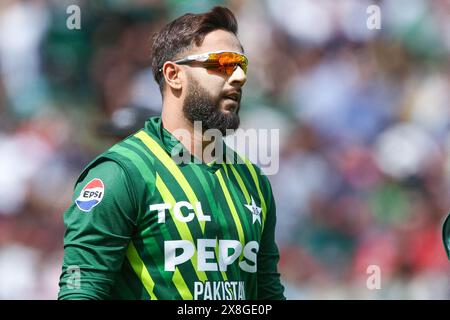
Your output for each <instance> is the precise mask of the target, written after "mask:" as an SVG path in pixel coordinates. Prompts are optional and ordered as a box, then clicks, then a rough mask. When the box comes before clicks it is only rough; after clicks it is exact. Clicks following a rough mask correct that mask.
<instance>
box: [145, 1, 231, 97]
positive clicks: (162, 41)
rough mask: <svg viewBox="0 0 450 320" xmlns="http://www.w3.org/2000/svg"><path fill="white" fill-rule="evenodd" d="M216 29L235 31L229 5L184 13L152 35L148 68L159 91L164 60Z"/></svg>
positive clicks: (173, 56) (162, 81) (191, 45)
mask: <svg viewBox="0 0 450 320" xmlns="http://www.w3.org/2000/svg"><path fill="white" fill-rule="evenodd" d="M218 29H223V30H226V31H229V32H232V33H233V34H235V35H237V29H238V26H237V21H236V18H235V16H234V14H233V12H231V10H230V9H228V8H225V7H219V6H216V7H214V8H213V9H211V11H209V12H206V13H201V14H193V13H187V14H185V15H183V16H181V17H179V18H177V19H175V20H173V21H172V22H170V23H168V24H167V25H165V26H164V28H162V29H161V30H160V31H159V32H158V33H156V34H155V35H154V37H153V43H152V71H153V76H154V78H155V80H156V82H157V83H158V85H159V89H160V90H161V94H163V91H164V82H165V81H164V76H163V73H162V71H160V69H161V68H162V67H163V65H164V63H165V62H166V61H168V60H172V59H174V58H176V57H177V55H179V54H181V53H183V52H185V51H187V50H189V49H191V48H192V47H193V45H194V44H195V45H196V46H201V44H202V42H203V40H204V38H205V36H206V35H207V34H208V33H210V32H211V31H214V30H218Z"/></svg>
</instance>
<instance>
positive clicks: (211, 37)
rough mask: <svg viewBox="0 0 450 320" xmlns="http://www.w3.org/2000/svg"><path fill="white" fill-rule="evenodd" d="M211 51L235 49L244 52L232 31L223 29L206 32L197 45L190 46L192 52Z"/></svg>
mask: <svg viewBox="0 0 450 320" xmlns="http://www.w3.org/2000/svg"><path fill="white" fill-rule="evenodd" d="M212 51H236V52H242V53H243V52H244V49H243V47H242V45H241V43H240V42H239V39H238V38H237V37H236V35H234V34H233V33H231V32H229V31H225V30H214V31H212V32H210V33H208V34H207V35H206V36H205V38H204V39H203V43H202V45H201V46H199V47H194V48H192V53H204V52H212Z"/></svg>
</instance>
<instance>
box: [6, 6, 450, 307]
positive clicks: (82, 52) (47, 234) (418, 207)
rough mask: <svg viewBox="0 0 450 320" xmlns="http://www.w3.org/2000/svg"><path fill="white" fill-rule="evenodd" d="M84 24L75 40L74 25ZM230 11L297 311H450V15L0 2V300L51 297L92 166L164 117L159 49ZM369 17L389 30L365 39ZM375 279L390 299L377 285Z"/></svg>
mask: <svg viewBox="0 0 450 320" xmlns="http://www.w3.org/2000/svg"><path fill="white" fill-rule="evenodd" d="M71 4H76V5H79V6H80V8H81V29H80V30H69V29H68V28H67V27H66V20H67V18H68V16H69V14H67V13H66V9H67V7H68V6H69V5H71ZM217 4H219V5H226V6H229V7H230V8H231V9H232V10H233V11H234V12H235V14H236V15H237V19H238V22H239V33H240V39H241V41H242V43H243V45H244V47H245V49H246V52H247V54H248V56H249V59H250V66H249V72H248V82H247V85H246V88H245V90H244V97H243V101H242V108H241V114H242V125H243V127H244V128H252V127H257V128H279V129H280V137H281V145H280V148H281V153H280V171H279V173H278V174H276V175H273V176H270V180H271V182H272V184H273V189H274V192H275V197H276V200H277V208H278V211H277V213H278V227H277V239H278V243H279V247H280V250H281V261H280V265H279V268H280V272H281V274H282V280H283V283H284V284H285V286H286V296H287V297H288V298H289V299H304V298H306V299H330V298H336V299H349V298H355V299H397V298H398V299H418V298H420V299H448V298H449V294H450V280H449V264H448V261H447V260H446V256H445V252H444V248H443V245H442V240H441V225H442V222H443V219H444V217H445V216H446V214H447V211H448V209H449V208H450V135H449V133H450V126H449V121H450V114H449V113H450V105H449V95H450V63H449V62H450V60H449V50H450V19H449V18H448V17H449V14H450V2H449V1H440V0H433V1H420V0H414V1H405V0H402V1H398V0H396V1H365V0H362V1H356V0H355V1H350V0H342V1H333V0H320V1H317V0H316V1H315V0H292V1H289V0H277V1H269V0H265V1H261V0H246V1H218V0H216V1H206V0H204V1H181V0H166V1H156V0H153V1H152V0H148V1H146V0H133V1H131V0H127V1H125V0H123V1H120V0H110V1H87V0H86V1H76V0H71V1H63V0H53V1H50V0H49V1H43V0H29V1H19V0H7V1H4V0H2V1H1V4H0V155H1V156H0V299H55V298H56V295H57V290H58V287H57V282H58V278H59V273H60V264H61V259H62V253H63V252H62V238H63V233H64V226H63V222H62V213H63V211H64V210H65V209H66V207H67V206H68V204H69V202H70V199H71V195H72V188H73V184H74V181H75V179H76V177H77V175H78V173H79V172H80V170H81V169H82V168H83V166H84V165H86V164H87V163H88V162H89V161H90V159H92V158H93V157H94V156H95V155H97V154H98V153H100V152H102V151H103V150H105V149H106V148H107V147H109V146H110V145H111V144H113V143H114V141H116V140H117V139H118V136H121V135H123V134H125V133H126V132H128V131H129V130H132V128H133V127H134V126H136V125H137V126H140V124H141V123H142V121H143V119H144V118H145V117H146V116H148V115H150V114H157V113H158V112H159V110H160V107H161V105H160V96H159V91H158V88H157V86H156V84H155V83H154V80H153V78H152V75H151V70H150V68H149V46H148V45H149V37H150V35H151V34H152V32H153V31H154V30H157V29H158V28H159V27H160V26H161V25H163V24H164V23H165V22H166V21H168V20H169V19H172V18H174V17H177V16H179V15H180V14H182V13H185V12H188V11H192V12H200V11H204V10H207V9H209V8H211V7H212V6H213V5H217ZM371 4H377V5H379V6H380V8H381V23H382V25H381V26H382V28H381V30H369V29H368V28H367V27H366V20H367V18H368V16H369V15H368V14H367V12H366V9H367V7H368V6H369V5H371ZM369 265H377V266H379V267H380V270H381V289H380V290H369V289H368V288H367V287H366V280H367V278H368V274H367V273H366V271H367V267H368V266H369Z"/></svg>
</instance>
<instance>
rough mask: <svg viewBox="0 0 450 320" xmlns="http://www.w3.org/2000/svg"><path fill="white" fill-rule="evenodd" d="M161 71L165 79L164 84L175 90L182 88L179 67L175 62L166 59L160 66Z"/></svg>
mask: <svg viewBox="0 0 450 320" xmlns="http://www.w3.org/2000/svg"><path fill="white" fill-rule="evenodd" d="M162 72H163V75H164V78H165V79H166V84H167V85H168V86H169V87H170V88H172V89H175V90H180V89H181V88H182V81H181V77H180V75H181V73H182V71H181V68H179V67H178V65H177V64H176V63H173V62H171V61H166V62H165V63H164V65H163V67H162Z"/></svg>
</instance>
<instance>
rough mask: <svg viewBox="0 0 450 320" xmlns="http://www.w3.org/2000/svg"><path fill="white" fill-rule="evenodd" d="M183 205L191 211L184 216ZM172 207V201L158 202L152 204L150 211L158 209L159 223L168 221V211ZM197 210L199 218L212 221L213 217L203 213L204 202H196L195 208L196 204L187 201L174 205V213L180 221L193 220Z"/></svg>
mask: <svg viewBox="0 0 450 320" xmlns="http://www.w3.org/2000/svg"><path fill="white" fill-rule="evenodd" d="M183 207H184V208H186V209H188V212H189V213H188V214H187V215H186V216H184V215H183V213H182V212H181V208H183ZM170 209H172V205H171V204H170V203H158V204H152V205H150V211H155V210H156V211H158V223H165V222H166V213H167V210H170ZM195 211H196V212H197V219H198V220H199V221H211V217H210V216H209V215H206V214H204V213H203V209H202V204H201V203H200V202H196V203H195V210H194V206H193V205H192V204H191V203H189V202H187V201H179V202H176V203H175V205H174V206H173V214H174V216H175V219H177V220H178V221H180V222H190V221H192V220H193V219H194V217H195Z"/></svg>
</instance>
